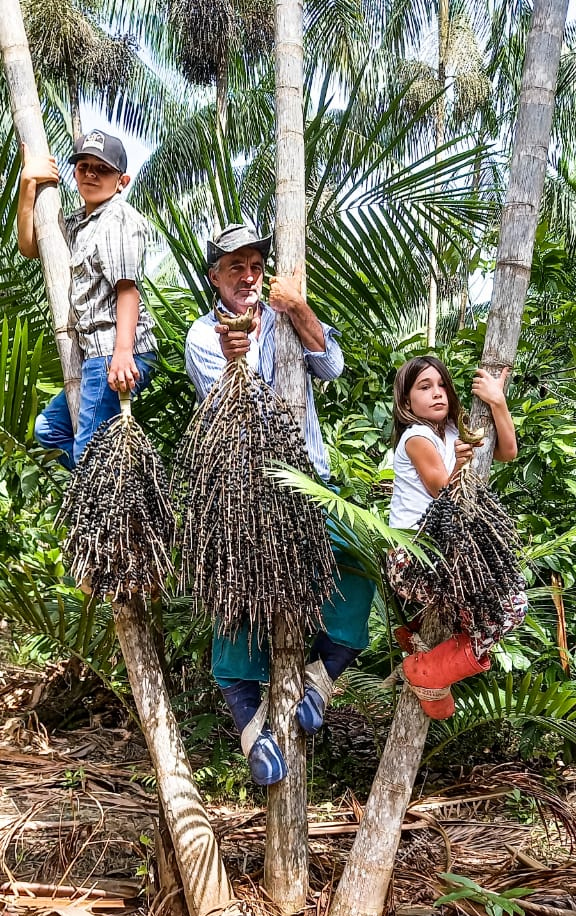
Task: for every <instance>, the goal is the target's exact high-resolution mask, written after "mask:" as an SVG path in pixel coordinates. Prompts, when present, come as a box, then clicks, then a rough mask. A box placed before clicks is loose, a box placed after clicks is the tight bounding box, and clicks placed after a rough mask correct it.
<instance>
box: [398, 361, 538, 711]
mask: <svg viewBox="0 0 576 916" xmlns="http://www.w3.org/2000/svg"><path fill="white" fill-rule="evenodd" d="M507 373H508V369H507V368H504V369H503V370H502V372H501V374H500V377H499V378H494V377H493V376H491V375H490V374H489V373H488V372H486V371H485V370H484V369H477V370H476V374H475V376H474V380H473V382H472V394H474V395H476V396H477V397H479V398H480V400H482V401H484V403H486V404H488V405H489V407H490V409H491V411H492V416H493V418H494V424H495V427H496V434H497V441H496V446H495V449H494V457H495V458H496V459H497V460H499V461H512V460H513V459H514V458H515V457H516V454H517V451H518V450H517V445H516V433H515V431H514V424H513V422H512V417H511V416H510V412H509V410H508V407H507V405H506V398H505V396H504V383H505V380H506V376H507ZM459 412H460V403H459V400H458V395H457V394H456V391H455V389H454V385H453V383H452V379H451V378H450V375H449V374H448V370H447V369H446V366H445V365H444V364H443V363H442V362H440V360H439V359H436V357H435V356H424V357H416V358H414V359H411V360H409V361H408V362H407V363H404V365H403V366H402V367H401V368H400V369H399V370H398V373H397V375H396V379H395V382H394V410H393V416H394V431H393V443H394V446H395V452H394V462H393V466H394V489H393V493H392V500H391V504H390V525H391V526H392V527H393V528H411V529H417V528H418V527H419V522H420V520H421V518H422V516H423V514H424V512H425V511H426V509H427V507H428V505H429V504H430V502H431V501H432V500H433V499H435V498H436V497H438V495H439V493H440V490H441V489H442V488H443V487H445V486H446V485H447V484H448V483H449V482H450V481H451V480H452V479H453V478H454V477H455V476H456V475H457V474H458V472H459V471H460V469H461V468H462V467H463V466H464V465H465V464H466V463H467V462H468V461H469V460H470V459H471V457H472V449H473V448H474V446H472V445H468V444H466V443H464V442H462V441H461V440H460V439H459V438H458V429H457V422H458V414H459ZM409 563H410V557H409V554H408V553H407V551H406V550H404V549H403V548H400V549H398V550H393V551H390V553H389V555H388V558H387V575H388V579H389V582H390V584H391V586H392V588H393V589H394V590H395V591H396V592H397V594H398V595H400V597H402V598H413V599H415V600H416V601H418V602H419V603H421V604H424V605H426V604H428V603H429V601H430V596H429V595H427V594H426V593H425V591H424V590H420V591H419V593H417V594H412V593H411V592H409V591H408V590H407V588H406V585H405V583H404V582H403V579H404V573H405V571H406V569H407V567H408V565H409ZM526 610H527V601H526V595H525V593H524V592H519V593H518V594H516V595H511V596H510V599H509V600H508V601H507V602H506V605H505V606H503V607H502V611H503V621H502V622H501V623H500V624H494V625H486V627H483V628H482V630H480V629H474V628H471V627H470V625H469V624H470V620H467V619H466V615H462V617H461V619H460V621H459V622H458V623H459V625H460V627H461V629H462V631H463V632H460V633H457V634H455V635H453V636H452V637H451V638H450V639H448V640H446V641H445V642H443V643H440V645H438V646H436V647H435V648H434V649H432V650H431V651H429V652H414V647H413V645H412V637H413V635H414V633H415V632H416V631H417V630H418V627H419V623H420V619H421V617H420V616H419V617H417V618H416V619H415V621H413V622H412V623H411V624H409V625H408V626H407V627H400V628H399V629H398V630H397V631H396V636H397V638H398V641H399V643H400V645H401V646H402V648H403V649H404V650H405V651H407V652H410V653H413V654H410V655H409V656H408V657H407V658H405V659H404V661H403V662H402V667H403V669H404V675H405V678H406V680H407V681H408V683H409V685H410V687H411V688H412V689H413V690H414V692H415V693H416V695H417V696H418V699H419V701H420V705H421V707H422V709H423V710H424V712H425V713H426V714H427V715H429V716H430V717H431V718H432V719H447V718H448V717H449V716H451V715H452V713H453V712H454V700H453V698H452V695H451V693H450V685H451V684H454V683H456V681H459V680H461V679H462V678H465V677H470V676H471V675H473V674H477V673H479V672H482V671H487V670H488V668H489V667H490V659H489V656H488V651H489V650H490V649H491V648H492V646H493V645H494V644H495V643H496V642H498V640H499V639H501V638H502V636H504V635H505V634H506V633H508V632H509V631H510V630H512V629H513V627H515V626H517V625H518V624H519V623H521V622H522V620H523V619H524V617H525V614H526ZM467 624H468V625H467Z"/></svg>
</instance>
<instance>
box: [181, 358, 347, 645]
mask: <svg viewBox="0 0 576 916" xmlns="http://www.w3.org/2000/svg"><path fill="white" fill-rule="evenodd" d="M279 462H281V463H283V464H288V465H291V466H292V467H295V468H297V469H298V470H300V471H302V472H303V473H307V474H313V470H312V467H311V464H310V460H309V457H308V453H307V451H306V445H305V443H304V440H303V438H302V435H301V433H300V430H299V428H298V426H297V424H296V422H295V420H294V417H293V415H292V413H291V411H290V408H289V407H288V405H287V404H286V403H285V402H284V401H283V400H282V399H281V398H279V397H278V395H277V394H276V393H275V392H274V391H273V390H272V389H271V388H270V387H269V386H268V385H267V384H266V383H265V382H264V381H263V380H262V378H260V376H259V375H258V374H257V373H256V372H254V371H253V370H252V369H251V368H250V367H249V366H248V364H247V362H246V360H245V359H236V360H231V361H230V362H229V363H228V364H227V366H226V368H225V370H224V372H223V374H222V376H221V377H220V378H219V380H218V381H217V382H216V383H215V384H214V386H213V387H212V389H211V391H210V392H209V394H208V397H207V398H206V400H205V401H204V402H203V404H202V406H201V407H200V409H199V410H198V411H197V413H196V414H195V416H194V418H193V420H192V423H191V424H190V427H189V428H188V430H187V432H186V434H185V436H184V438H183V441H182V443H181V445H180V448H179V450H178V452H177V454H176V455H175V458H174V470H173V473H172V481H171V489H172V495H173V501H174V505H175V508H176V512H177V514H178V515H179V516H180V518H181V532H180V535H179V542H180V543H179V546H180V549H181V551H182V560H181V571H180V585H181V587H182V588H186V587H187V586H191V587H192V590H193V594H194V595H195V596H196V597H197V598H199V599H201V600H202V602H203V604H204V607H205V608H206V609H207V610H209V611H210V613H211V614H212V616H213V619H214V620H215V621H216V622H217V624H218V626H219V632H220V633H222V634H226V635H227V636H230V637H231V638H232V639H234V637H235V636H236V634H237V633H238V630H239V629H240V627H241V626H242V625H243V624H244V623H246V622H247V623H248V624H249V628H250V632H252V631H253V630H255V631H256V633H257V636H258V641H259V643H261V642H262V641H263V639H265V638H266V637H267V636H268V635H269V633H270V629H271V621H272V616H273V614H275V613H276V614H282V615H283V616H284V617H286V618H287V620H288V622H289V625H290V627H291V628H293V629H294V631H295V632H299V633H300V632H302V629H303V627H304V626H306V625H307V626H309V627H311V628H312V627H317V625H318V623H319V621H320V608H321V607H322V604H323V602H324V600H325V599H326V598H327V597H328V596H329V595H330V594H331V592H332V590H333V577H332V570H333V567H334V559H333V554H332V550H331V548H330V542H329V539H328V534H327V530H326V525H325V521H324V517H323V515H322V511H321V509H320V508H319V507H317V506H316V505H315V504H314V503H312V502H311V501H310V500H309V499H308V498H307V497H306V496H304V495H303V494H301V493H297V492H295V491H294V490H291V489H288V488H286V487H282V486H279V485H278V484H277V483H276V481H275V480H274V479H273V478H272V477H271V476H270V475H269V474H267V468H270V467H271V466H272V465H275V464H278V463H279Z"/></svg>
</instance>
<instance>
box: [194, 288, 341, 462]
mask: <svg viewBox="0 0 576 916" xmlns="http://www.w3.org/2000/svg"><path fill="white" fill-rule="evenodd" d="M260 305H261V307H262V322H261V325H260V335H259V337H258V339H256V336H255V334H254V333H252V334H250V341H251V343H250V349H249V350H248V353H247V354H246V359H247V361H248V365H249V366H251V368H252V369H255V370H256V372H258V373H259V375H261V376H262V378H263V379H264V381H265V382H266V383H267V384H268V385H270V387H271V388H274V377H275V366H274V361H275V357H276V345H275V341H274V326H275V313H274V312H273V310H272V309H271V308H270V306H269V305H266V303H264V302H261V303H260ZM219 307H220V308H222V310H223V311H226V309H224V308H223V307H222V303H221V302H220V303H219ZM216 323H217V321H216V318H215V316H214V311H213V310H211V311H210V312H209V314H208V315H203V316H202V317H201V318H198V319H197V320H196V321H195V322H194V324H193V325H192V327H191V328H190V330H189V331H188V336H187V337H186V351H185V358H186V371H187V373H188V375H189V376H190V378H191V379H192V382H193V383H194V387H195V389H196V393H197V395H198V400H199V401H203V400H204V398H205V397H206V395H207V394H208V392H209V391H210V388H211V387H212V385H213V384H214V382H215V381H216V379H217V378H218V377H219V375H220V374H221V373H222V370H223V369H224V367H225V365H226V359H225V357H224V354H223V353H222V348H221V346H220V338H219V337H218V334H217V333H216V331H215V330H214V325H215V324H216ZM321 324H322V329H323V331H324V340H325V341H326V350H325V351H323V352H320V353H313V352H312V351H311V350H306V349H304V350H303V353H304V362H305V364H306V369H307V372H306V424H305V428H304V438H305V439H306V445H307V446H308V454H309V456H310V460H311V462H312V464H313V465H314V467H315V468H316V471H317V472H318V474H319V476H320V477H321V478H322V479H323V480H328V479H329V477H330V466H329V463H328V456H327V454H326V448H325V446H324V442H323V440H322V433H321V431H320V423H319V422H318V414H317V413H316V405H315V403H314V391H313V387H312V376H313V375H314V376H316V378H320V379H334V378H337V377H338V376H339V375H340V374H341V372H342V370H343V368H344V358H343V356H342V351H341V349H340V344H339V343H338V341H337V340H336V335H337V334H338V331H335V330H334V328H331V327H330V326H329V325H327V324H323V323H322V322H321Z"/></svg>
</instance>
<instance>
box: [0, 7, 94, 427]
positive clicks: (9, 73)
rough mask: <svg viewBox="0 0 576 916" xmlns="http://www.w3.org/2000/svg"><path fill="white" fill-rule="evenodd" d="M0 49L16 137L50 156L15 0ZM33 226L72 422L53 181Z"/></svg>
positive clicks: (74, 412) (74, 380) (72, 359)
mask: <svg viewBox="0 0 576 916" xmlns="http://www.w3.org/2000/svg"><path fill="white" fill-rule="evenodd" d="M0 49H1V51H2V59H3V64H4V73H5V76H6V83H7V85H8V91H9V94H10V107H11V109H12V117H13V119H14V129H15V131H16V137H17V139H18V142H19V143H26V145H27V146H28V148H29V150H30V152H31V153H32V154H33V155H35V156H41V155H43V156H49V155H50V151H49V149H48V143H47V140H46V134H45V132H44V124H43V122H42V114H41V111H40V101H39V99H38V92H37V90H36V83H35V80H34V71H33V69H32V60H31V58H30V50H29V48H28V39H27V38H26V32H25V30H24V22H23V20H22V12H21V10H20V4H19V2H18V0H2V6H1V8H0ZM34 226H35V230H36V238H37V241H38V252H39V254H40V262H41V264H42V270H43V272H44V282H45V285H46V297H47V299H48V304H49V306H50V310H51V312H52V318H53V322H54V333H55V336H56V345H57V347H58V354H59V356H60V362H61V364H62V373H63V376H64V390H65V392H66V399H67V401H68V407H69V408H70V414H71V416H72V422H73V424H74V426H76V418H77V416H78V404H79V399H80V369H81V364H82V354H81V351H80V347H79V346H78V341H77V339H76V335H75V334H70V332H69V331H68V324H69V313H70V283H71V273H70V253H69V251H68V244H67V242H66V238H65V235H64V226H63V221H62V208H61V205H60V194H59V192H58V188H57V186H56V185H54V184H44V185H42V186H41V187H40V188H39V189H38V193H37V195H36V203H35V206H34Z"/></svg>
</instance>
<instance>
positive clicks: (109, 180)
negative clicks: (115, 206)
mask: <svg viewBox="0 0 576 916" xmlns="http://www.w3.org/2000/svg"><path fill="white" fill-rule="evenodd" d="M74 177H75V179H76V184H77V185H78V191H79V192H80V196H81V197H82V199H83V200H84V203H85V204H86V213H91V212H92V211H93V210H95V209H96V207H98V206H99V205H100V204H103V203H104V201H106V200H110V198H111V197H114V195H115V194H117V193H118V192H119V191H121V190H122V188H125V187H126V185H127V184H128V182H129V181H130V178H129V177H128V175H122V174H121V173H120V172H118V171H116V169H113V168H112V166H110V165H108V164H107V163H106V162H103V161H102V160H101V159H98V158H97V157H96V156H90V155H86V156H82V158H81V159H78V161H77V162H76V165H75V166H74Z"/></svg>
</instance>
